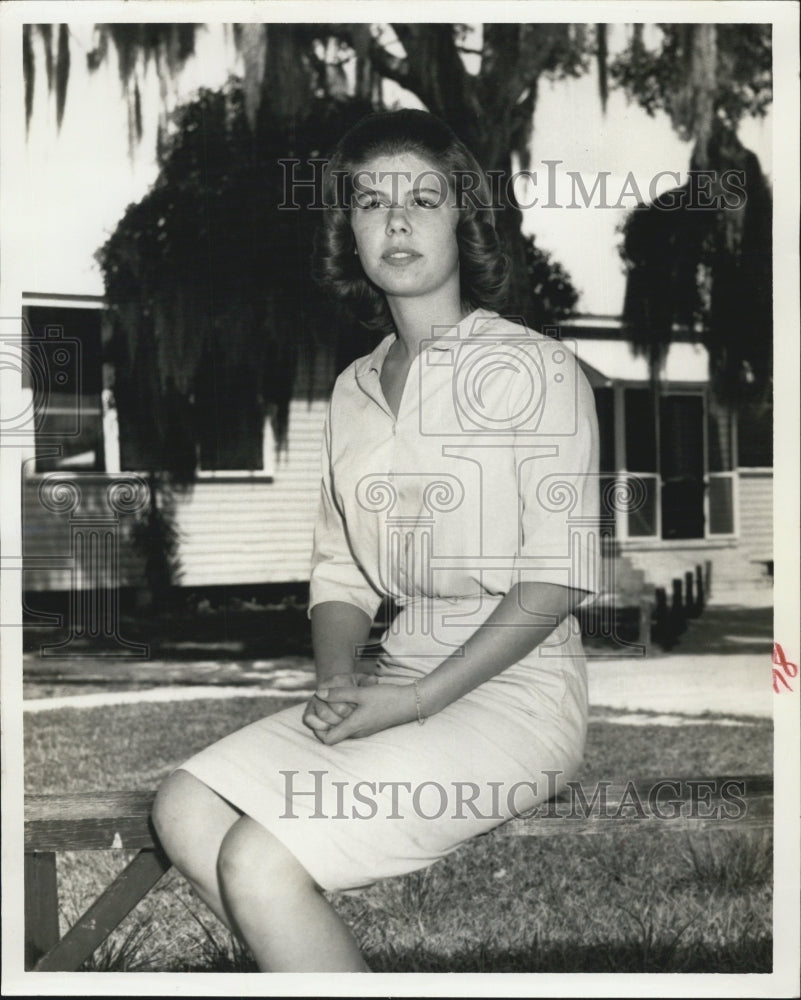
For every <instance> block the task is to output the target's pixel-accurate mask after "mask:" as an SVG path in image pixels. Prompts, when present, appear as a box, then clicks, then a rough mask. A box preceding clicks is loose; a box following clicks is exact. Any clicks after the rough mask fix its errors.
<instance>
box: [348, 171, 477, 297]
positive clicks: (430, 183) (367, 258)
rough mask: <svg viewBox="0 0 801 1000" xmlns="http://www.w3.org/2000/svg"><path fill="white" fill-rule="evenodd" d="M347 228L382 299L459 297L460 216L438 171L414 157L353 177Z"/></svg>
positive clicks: (362, 262)
mask: <svg viewBox="0 0 801 1000" xmlns="http://www.w3.org/2000/svg"><path fill="white" fill-rule="evenodd" d="M353 185H354V195H353V201H352V210H351V225H352V227H353V235H354V237H355V239H356V247H357V250H358V253H359V260H360V261H361V264H362V267H363V268H364V272H365V274H366V275H367V277H368V278H369V279H370V280H371V281H372V282H374V284H376V285H377V286H378V287H379V288H380V289H381V290H382V291H383V292H384V293H385V294H386V295H388V296H399V297H417V296H430V295H435V294H436V295H440V294H444V295H452V296H455V297H456V298H457V299H458V297H459V246H458V243H457V240H456V224H457V222H458V220H459V212H458V209H457V208H456V205H455V199H454V197H453V193H452V192H451V190H450V189H449V187H448V184H447V180H446V178H445V176H444V175H443V174H442V172H441V171H438V170H437V169H436V168H435V167H434V166H433V165H432V164H431V163H429V162H427V161H426V160H423V159H421V158H420V157H419V156H417V155H416V154H414V153H400V154H398V155H396V156H378V157H376V158H375V159H372V160H369V161H368V162H367V163H365V164H364V165H363V166H362V167H361V168H360V170H358V171H355V172H354V174H353Z"/></svg>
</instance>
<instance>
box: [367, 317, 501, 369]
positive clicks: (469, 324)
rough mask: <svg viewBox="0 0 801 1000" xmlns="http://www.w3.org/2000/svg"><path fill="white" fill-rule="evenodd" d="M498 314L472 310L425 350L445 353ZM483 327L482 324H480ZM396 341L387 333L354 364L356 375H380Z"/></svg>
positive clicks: (428, 344) (393, 335) (394, 336)
mask: <svg viewBox="0 0 801 1000" xmlns="http://www.w3.org/2000/svg"><path fill="white" fill-rule="evenodd" d="M497 315H498V313H496V312H492V311H491V310H490V309H474V310H473V312H471V313H468V315H467V316H465V318H464V319H463V320H462V321H461V322H460V323H457V324H456V325H455V326H452V327H449V328H448V330H447V331H446V332H445V333H443V334H442V336H440V337H437V339H436V340H434V341H431V342H430V343H427V344H426V349H427V350H433V351H447V350H449V349H450V348H451V347H452V346H453V341H454V340H459V339H461V338H462V337H472V336H474V335H475V334H476V333H477V321H478V320H482V321H483V320H487V319H495V318H496V317H497ZM482 325H483V324H482ZM395 339H396V334H394V333H388V334H387V335H386V337H384V339H383V340H382V341H380V343H379V344H378V345H377V346H376V347H375V349H374V350H373V351H372V353H370V354H366V355H365V356H364V357H363V358H359V359H358V360H357V361H356V362H355V365H356V375H357V377H359V378H361V377H363V376H364V375H367V374H368V372H375V373H376V374H380V372H381V368H382V366H383V364H384V358H386V356H387V354H388V352H389V349H390V347H391V346H392V345H393V343H394V342H395Z"/></svg>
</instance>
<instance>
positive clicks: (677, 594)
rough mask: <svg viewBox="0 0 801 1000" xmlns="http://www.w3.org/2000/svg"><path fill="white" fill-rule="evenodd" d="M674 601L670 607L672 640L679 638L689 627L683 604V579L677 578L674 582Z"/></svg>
mask: <svg viewBox="0 0 801 1000" xmlns="http://www.w3.org/2000/svg"><path fill="white" fill-rule="evenodd" d="M672 583H673V599H672V601H671V606H670V625H671V629H670V630H671V638H672V639H673V638H678V637H679V636H680V635H681V634H682V632H683V631H684V630H685V628H686V626H687V621H686V617H685V613H684V604H683V602H682V593H681V592H682V583H681V578H680V577H676V578H675V579H674V580H673V581H672Z"/></svg>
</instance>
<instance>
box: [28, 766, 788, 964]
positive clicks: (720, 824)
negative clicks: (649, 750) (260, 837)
mask: <svg viewBox="0 0 801 1000" xmlns="http://www.w3.org/2000/svg"><path fill="white" fill-rule="evenodd" d="M667 782H673V784H667ZM154 794H155V793H154V792H105V793H95V792H88V793H82V794H71V795H29V796H27V797H26V801H25V967H26V969H29V970H34V971H37V972H69V971H75V970H77V969H79V968H80V966H81V965H82V964H83V962H84V961H85V960H86V959H87V958H89V956H90V955H91V954H92V952H93V951H94V950H95V949H96V948H97V947H98V946H99V945H100V944H102V942H103V941H104V940H105V939H106V938H107V937H108V935H109V934H110V933H111V932H112V931H113V930H114V928H115V927H117V926H118V925H119V924H120V922H121V921H122V920H123V919H124V918H125V917H126V916H127V915H128V913H130V911H131V910H132V909H133V908H134V907H135V906H136V905H137V903H139V902H140V900H142V899H143V898H144V896H146V895H147V893H148V892H149V891H150V890H151V889H152V888H153V886H154V885H155V884H156V883H157V882H158V881H159V879H160V878H161V877H162V875H164V873H165V872H166V871H167V870H168V869H169V867H170V862H169V860H168V858H167V857H166V855H165V854H164V853H163V851H162V850H161V848H160V847H159V845H158V844H157V842H156V841H155V839H154V836H153V831H152V827H151V824H150V809H151V806H152V803H153V797H154ZM668 811H670V814H671V815H670V816H666V813H667V812H668ZM673 814H675V815H673ZM772 824H773V779H772V777H771V776H770V775H750V776H745V777H742V776H715V777H712V778H675V779H658V780H656V779H649V780H637V781H634V780H633V781H629V782H627V783H625V784H622V783H611V782H597V783H594V784H593V783H590V782H586V783H584V784H582V783H579V782H571V783H569V787H568V789H567V790H566V791H565V792H563V793H562V794H561V795H559V796H558V797H556V798H554V799H551V800H550V801H549V802H547V803H545V804H543V805H541V806H539V807H538V808H537V809H535V810H534V811H533V813H532V814H527V815H523V816H520V817H518V818H516V819H513V820H510V821H509V822H507V823H505V824H503V825H502V826H500V827H498V828H496V829H495V830H493V831H492V833H491V835H492V836H554V835H563V834H567V833H573V834H582V835H585V836H587V835H592V834H596V833H602V832H605V831H610V830H615V831H618V830H620V829H622V828H625V829H626V830H631V829H639V830H646V829H650V830H652V831H656V830H659V831H669V832H672V833H677V832H678V833H688V832H695V831H699V830H713V829H715V830H720V829H730V830H731V829H738V830H742V829H748V830H758V829H770V828H771V827H772ZM107 850H125V851H136V852H137V853H136V855H135V857H134V858H133V860H132V861H131V862H130V863H129V864H128V866H127V867H126V868H125V869H124V871H122V872H121V873H120V874H119V875H118V876H117V877H116V878H115V879H114V881H113V882H112V883H111V885H110V886H109V887H108V888H107V889H106V890H105V891H104V892H103V893H102V894H101V895H100V896H99V897H98V899H97V900H96V901H95V902H94V903H93V904H92V905H91V906H90V907H89V909H88V910H87V911H86V912H85V913H84V914H83V916H82V917H81V918H80V919H79V920H78V921H77V922H76V923H75V925H74V926H73V927H72V928H71V929H70V930H69V931H68V932H67V933H66V934H65V935H64V937H63V938H59V921H58V886H57V880H56V854H57V852H59V851H107Z"/></svg>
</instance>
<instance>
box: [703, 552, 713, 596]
mask: <svg viewBox="0 0 801 1000" xmlns="http://www.w3.org/2000/svg"><path fill="white" fill-rule="evenodd" d="M704 575H705V576H706V580H705V581H704V593H705V594H706V596H707V598H709V597H710V596H711V595H712V560H711V559H706V560H704Z"/></svg>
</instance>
